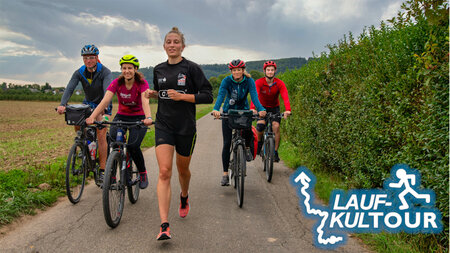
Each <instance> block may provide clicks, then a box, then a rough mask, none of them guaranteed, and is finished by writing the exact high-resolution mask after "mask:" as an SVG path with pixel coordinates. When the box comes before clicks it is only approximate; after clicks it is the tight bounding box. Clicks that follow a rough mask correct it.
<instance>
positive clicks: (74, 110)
mask: <svg viewBox="0 0 450 253" xmlns="http://www.w3.org/2000/svg"><path fill="white" fill-rule="evenodd" d="M91 113H92V109H91V107H90V106H89V105H85V104H76V105H68V106H66V114H65V115H66V116H65V119H66V123H67V125H75V126H81V125H83V124H84V122H85V120H86V119H87V118H88V117H89V116H91Z"/></svg>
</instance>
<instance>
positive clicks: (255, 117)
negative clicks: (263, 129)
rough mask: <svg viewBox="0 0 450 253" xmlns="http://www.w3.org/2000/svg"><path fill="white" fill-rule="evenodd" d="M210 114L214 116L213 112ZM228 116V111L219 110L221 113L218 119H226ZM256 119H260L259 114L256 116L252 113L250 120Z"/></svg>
mask: <svg viewBox="0 0 450 253" xmlns="http://www.w3.org/2000/svg"><path fill="white" fill-rule="evenodd" d="M211 115H212V116H214V114H213V113H211ZM228 116H229V114H228V113H226V112H221V113H220V118H218V119H227V118H228ZM214 119H216V118H214ZM257 119H260V118H259V116H258V114H253V115H252V120H257Z"/></svg>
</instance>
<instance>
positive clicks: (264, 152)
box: [260, 112, 284, 182]
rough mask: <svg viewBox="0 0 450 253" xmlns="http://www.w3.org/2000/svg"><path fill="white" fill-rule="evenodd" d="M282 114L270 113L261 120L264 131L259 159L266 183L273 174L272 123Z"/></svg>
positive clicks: (273, 144)
mask: <svg viewBox="0 0 450 253" xmlns="http://www.w3.org/2000/svg"><path fill="white" fill-rule="evenodd" d="M283 115H284V114H283V113H271V112H268V113H267V114H266V117H265V118H261V119H263V120H265V121H266V127H265V129H264V139H263V140H264V142H263V146H262V148H261V153H260V155H261V157H262V161H263V163H264V171H265V172H266V179H267V182H270V181H271V180H272V174H273V160H274V153H275V133H274V132H273V130H272V122H273V121H274V120H276V119H277V118H282V117H283Z"/></svg>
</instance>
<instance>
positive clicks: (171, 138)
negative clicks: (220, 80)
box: [149, 27, 213, 240]
mask: <svg viewBox="0 0 450 253" xmlns="http://www.w3.org/2000/svg"><path fill="white" fill-rule="evenodd" d="M184 47H185V44H184V36H183V34H182V33H181V32H180V31H179V30H178V28H176V27H174V28H172V30H171V31H170V32H169V33H167V34H166V36H165V38H164V50H165V51H166V53H167V56H168V60H167V61H166V62H163V63H161V64H159V65H157V66H156V67H155V68H154V70H153V74H154V75H153V76H154V77H153V84H154V88H155V90H153V91H151V92H149V95H150V96H152V97H158V111H157V113H156V125H155V142H156V143H155V146H156V148H155V150H156V158H157V159H158V166H159V178H158V184H157V194H158V204H159V215H160V218H161V223H162V224H161V228H160V233H159V234H158V236H157V239H158V240H166V239H170V238H171V235H170V229H169V223H168V216H169V207H170V198H171V187H170V179H171V176H172V161H173V154H174V151H176V153H177V154H176V163H177V169H178V174H179V180H180V186H181V193H180V207H179V210H178V211H179V215H180V217H182V218H184V217H186V215H187V214H188V212H189V200H188V190H189V182H190V178H191V172H190V170H189V163H190V160H191V155H192V152H193V150H194V146H195V140H196V136H197V130H196V126H195V104H202V103H212V101H213V96H212V87H211V84H210V83H209V81H208V80H207V79H206V77H205V75H204V74H203V71H202V70H201V69H200V67H199V66H198V65H197V64H196V63H194V62H191V61H189V60H186V59H185V58H184V57H182V56H181V53H182V52H183V49H184Z"/></svg>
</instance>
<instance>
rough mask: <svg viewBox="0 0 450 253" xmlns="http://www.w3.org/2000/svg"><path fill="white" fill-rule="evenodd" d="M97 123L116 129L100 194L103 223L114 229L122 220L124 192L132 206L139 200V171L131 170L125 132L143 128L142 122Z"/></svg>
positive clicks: (130, 159)
mask: <svg viewBox="0 0 450 253" xmlns="http://www.w3.org/2000/svg"><path fill="white" fill-rule="evenodd" d="M96 123H97V122H96ZM98 123H99V124H109V125H115V126H116V127H117V136H116V140H114V141H112V142H111V143H110V146H109V148H110V150H111V153H110V156H109V157H108V160H107V162H106V169H105V180H104V184H103V194H102V199H103V214H104V217H105V221H106V223H107V224H108V225H109V226H110V227H111V228H115V227H117V226H118V225H119V223H120V220H121V218H122V214H123V208H124V198H125V190H126V189H127V192H128V199H129V200H130V202H131V203H132V204H134V203H136V202H137V200H138V198H139V191H140V190H139V189H140V188H139V187H138V186H137V184H138V183H139V181H140V177H139V171H138V170H137V169H136V170H133V166H132V158H131V156H130V154H129V152H128V150H127V147H128V145H130V144H128V143H127V138H126V130H129V129H130V128H132V127H143V122H141V121H137V122H125V121H113V122H98ZM121 136H122V137H121ZM119 170H120V171H119ZM133 176H135V179H133ZM116 200H117V201H116ZM115 202H118V203H115Z"/></svg>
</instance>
